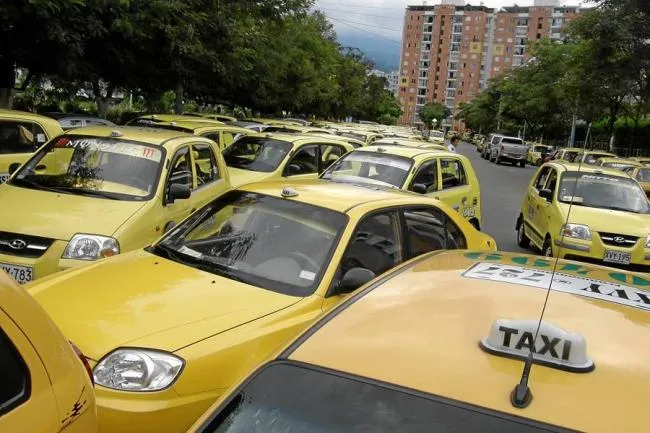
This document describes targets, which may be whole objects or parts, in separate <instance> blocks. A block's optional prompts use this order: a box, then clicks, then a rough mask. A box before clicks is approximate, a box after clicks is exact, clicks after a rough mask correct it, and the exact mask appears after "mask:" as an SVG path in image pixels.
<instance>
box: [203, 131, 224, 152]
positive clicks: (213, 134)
mask: <svg viewBox="0 0 650 433" xmlns="http://www.w3.org/2000/svg"><path fill="white" fill-rule="evenodd" d="M201 137H205V138H209V139H210V140H212V141H214V142H215V143H217V146H219V149H222V148H223V147H224V146H223V145H222V144H221V139H220V138H219V133H218V132H206V133H205V134H201Z"/></svg>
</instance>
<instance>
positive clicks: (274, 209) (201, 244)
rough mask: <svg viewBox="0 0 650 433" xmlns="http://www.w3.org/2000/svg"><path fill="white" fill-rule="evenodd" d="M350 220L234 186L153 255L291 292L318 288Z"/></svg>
mask: <svg viewBox="0 0 650 433" xmlns="http://www.w3.org/2000/svg"><path fill="white" fill-rule="evenodd" d="M346 224H347V216H345V215H344V214H341V213H338V212H335V211H332V210H329V209H325V208H321V207H317V206H312V205H308V204H305V203H300V202H297V201H294V200H285V199H282V198H276V197H271V196H267V195H261V194H255V193H252V192H245V191H231V192H229V193H227V194H225V195H223V196H221V197H220V198H218V199H216V200H215V201H213V202H212V203H210V204H209V205H208V206H206V207H205V208H203V209H202V210H200V211H198V212H197V213H196V214H194V216H192V217H190V218H189V219H187V220H186V221H185V222H184V223H182V224H180V225H179V226H177V227H175V228H174V229H173V230H172V231H171V232H170V233H169V235H168V236H166V237H165V238H163V239H162V240H161V241H160V242H159V243H158V244H156V246H155V247H153V250H152V251H153V252H154V253H155V254H158V255H161V256H163V257H167V258H168V259H170V260H173V261H177V262H179V263H183V264H185V265H187V266H192V267H195V268H197V269H201V270H203V271H206V272H210V273H213V274H215V275H219V276H222V277H224V278H228V279H231V280H235V281H239V282H243V283H245V284H249V285H253V286H256V287H260V288H263V289H267V290H272V291H274V292H279V293H284V294H287V295H291V296H301V297H303V296H308V295H310V294H311V293H313V292H314V290H315V289H316V287H318V284H319V283H320V280H321V278H322V277H323V274H324V272H325V269H326V268H327V265H328V263H329V261H330V257H331V255H332V252H333V250H334V248H335V247H336V245H337V244H338V239H339V237H340V234H341V233H342V232H343V230H344V228H345V226H346Z"/></svg>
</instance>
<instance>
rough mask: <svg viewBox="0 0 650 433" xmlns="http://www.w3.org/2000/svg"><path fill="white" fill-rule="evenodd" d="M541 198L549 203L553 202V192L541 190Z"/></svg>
mask: <svg viewBox="0 0 650 433" xmlns="http://www.w3.org/2000/svg"><path fill="white" fill-rule="evenodd" d="M539 196H540V197H541V198H543V199H544V200H546V201H547V202H549V203H550V202H551V201H553V191H551V190H550V189H543V190H541V191H540V192H539Z"/></svg>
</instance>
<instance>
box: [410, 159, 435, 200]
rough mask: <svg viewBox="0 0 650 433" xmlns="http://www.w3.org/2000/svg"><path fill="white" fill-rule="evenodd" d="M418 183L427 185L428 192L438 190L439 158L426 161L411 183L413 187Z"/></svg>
mask: <svg viewBox="0 0 650 433" xmlns="http://www.w3.org/2000/svg"><path fill="white" fill-rule="evenodd" d="M416 183H419V184H422V185H424V186H426V187H427V193H431V192H435V191H438V160H437V159H434V160H432V161H425V162H424V163H423V164H422V165H421V166H420V168H419V169H418V172H417V173H416V175H415V177H414V178H413V182H412V183H411V187H412V186H413V185H415V184H416Z"/></svg>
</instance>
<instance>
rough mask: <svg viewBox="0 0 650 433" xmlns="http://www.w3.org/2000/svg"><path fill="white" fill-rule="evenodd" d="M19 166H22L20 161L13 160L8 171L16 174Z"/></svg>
mask: <svg viewBox="0 0 650 433" xmlns="http://www.w3.org/2000/svg"><path fill="white" fill-rule="evenodd" d="M19 168H20V162H13V163H11V164H9V168H8V169H7V171H8V172H9V174H14V173H15V172H16V170H18V169H19Z"/></svg>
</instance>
